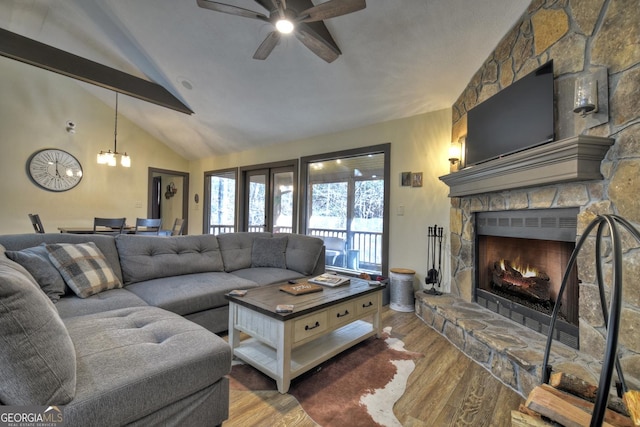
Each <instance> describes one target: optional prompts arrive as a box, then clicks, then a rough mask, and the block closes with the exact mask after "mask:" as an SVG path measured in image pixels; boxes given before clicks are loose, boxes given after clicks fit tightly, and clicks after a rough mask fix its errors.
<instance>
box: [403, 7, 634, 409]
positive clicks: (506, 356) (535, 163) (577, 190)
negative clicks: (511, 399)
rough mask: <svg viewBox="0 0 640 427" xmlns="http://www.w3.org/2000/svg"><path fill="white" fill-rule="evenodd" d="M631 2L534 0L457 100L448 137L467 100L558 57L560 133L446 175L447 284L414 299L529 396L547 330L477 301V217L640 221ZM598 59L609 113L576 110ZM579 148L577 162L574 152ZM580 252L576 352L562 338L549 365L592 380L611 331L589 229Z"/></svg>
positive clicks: (629, 365)
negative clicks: (581, 82)
mask: <svg viewBox="0 0 640 427" xmlns="http://www.w3.org/2000/svg"><path fill="white" fill-rule="evenodd" d="M635 6H636V3H635V2H634V1H627V0H603V1H598V2H581V1H563V2H559V1H556V0H539V1H538V0H536V1H532V2H531V4H530V6H529V7H528V9H527V10H526V11H525V12H524V13H523V15H522V17H521V19H520V20H519V21H518V22H516V23H515V24H514V26H513V28H512V29H511V31H509V32H508V33H507V34H506V35H505V36H504V37H503V39H502V40H501V41H500V43H498V45H497V46H496V47H495V49H494V50H493V51H492V52H491V53H490V54H489V55H488V56H487V58H486V60H485V62H484V63H483V64H482V66H481V67H480V68H479V69H478V70H477V72H476V73H475V74H474V76H473V77H472V78H471V79H470V81H469V82H468V84H467V86H466V87H465V88H464V89H463V91H462V92H461V94H460V96H459V97H458V99H457V100H456V101H455V103H454V104H453V106H452V129H451V140H452V141H458V140H459V139H460V138H463V137H464V136H465V135H466V134H467V112H468V111H469V110H470V109H471V108H473V107H475V106H476V105H477V104H479V103H481V102H483V101H484V100H486V99H488V98H489V97H491V96H492V95H493V94H495V93H497V92H498V91H500V90H502V89H504V88H505V87H507V86H509V85H510V84H512V83H513V82H514V81H516V80H518V79H519V78H521V77H523V76H525V75H527V74H528V73H529V72H531V71H532V70H533V69H535V68H537V67H539V66H540V65H541V64H543V63H546V62H547V61H549V60H551V59H552V60H553V61H554V86H555V92H554V99H555V104H556V111H555V126H554V131H555V138H556V140H557V141H556V142H554V143H552V144H551V145H544V146H542V147H539V149H533V150H527V151H526V152H523V153H522V154H523V155H522V156H521V157H518V158H517V159H515V160H514V155H510V156H507V157H505V158H503V159H499V160H496V161H492V162H488V163H491V164H490V165H487V164H482V165H479V166H480V167H474V168H470V169H468V170H467V169H463V170H459V171H456V172H455V173H452V174H450V175H447V176H446V177H442V178H443V181H445V183H446V184H447V185H448V186H449V188H450V197H451V215H450V224H449V228H450V230H451V233H450V253H451V278H450V286H449V287H447V288H446V289H445V291H446V292H445V295H442V296H430V295H426V294H425V293H424V292H418V293H417V299H416V314H417V315H418V316H420V317H421V318H422V319H423V320H424V322H425V323H426V324H428V325H430V326H431V327H433V328H434V329H435V330H437V331H439V332H440V333H442V334H443V335H445V336H446V337H447V338H448V339H449V340H450V341H451V342H452V343H454V344H455V345H456V346H458V347H459V348H460V349H461V350H462V351H464V352H465V353H466V354H467V355H469V357H471V358H472V359H474V360H475V361H476V362H478V363H479V364H481V365H482V366H484V367H485V368H486V369H487V370H489V371H491V372H492V373H493V374H494V375H495V376H496V377H497V378H499V379H500V380H501V381H503V382H504V383H505V384H507V385H509V386H511V387H513V388H514V389H515V390H517V391H518V392H519V393H520V394H521V395H523V396H527V395H528V393H529V391H531V389H532V387H533V386H535V385H538V384H539V382H540V370H541V368H542V367H541V362H542V354H543V349H544V338H543V339H542V340H541V339H540V337H544V335H543V334H541V333H538V332H534V331H532V330H531V329H530V328H527V327H525V326H523V325H521V324H520V323H517V322H515V321H511V320H509V319H506V318H504V317H503V316H501V315H498V314H495V313H493V312H492V311H490V310H489V309H487V308H485V307H482V306H481V305H480V304H477V303H476V300H475V290H474V280H475V273H474V263H475V262H476V240H475V239H476V228H477V225H476V216H477V214H478V213H481V212H502V211H528V210H536V209H563V208H577V209H578V212H579V213H578V215H577V227H576V228H577V237H581V235H582V233H583V231H584V229H585V227H586V226H587V224H589V223H590V222H591V220H593V219H594V218H595V217H596V216H597V215H599V214H612V213H615V214H618V215H620V216H622V217H624V218H626V219H628V220H630V221H632V222H633V223H634V224H640V203H639V202H638V197H637V194H640V179H638V177H639V176H640V108H639V107H638V106H639V104H638V102H637V99H638V94H639V93H640V50H639V49H637V44H633V43H625V41H626V40H628V37H629V34H638V22H640V9H639V8H637V7H635ZM598 67H606V68H607V73H608V79H607V80H608V85H607V86H608V87H607V88H606V89H608V94H607V95H605V96H606V98H607V100H608V111H607V114H605V115H603V120H595V116H592V115H587V116H586V117H582V116H580V115H577V114H575V113H573V108H572V105H573V96H574V84H575V80H576V77H579V76H581V75H584V74H587V73H591V72H593V71H594V70H595V69H597V68H598ZM574 135H593V136H599V137H603V138H594V139H593V140H592V142H593V143H595V146H594V145H592V144H586V145H583V144H581V142H587V141H588V140H589V138H590V137H583V136H579V137H574ZM514 137H517V135H514ZM606 137H611V138H615V145H613V146H611V144H612V142H613V139H609V140H608V143H606V139H607V138H606ZM580 140H582V141H580ZM602 142H605V144H604V146H603V147H600V148H598V147H597V146H598V144H600V143H602ZM571 151H572V152H573V154H569V152H571ZM605 152H606V155H605ZM598 153H599V154H598ZM518 154H519V153H516V157H517V156H518ZM603 156H604V157H603ZM578 157H582V160H581V161H577V160H575V159H576V158H578ZM572 159H573V160H572ZM455 169H456V168H455V167H452V172H453V170H455ZM627 243H628V244H629V247H627V246H625V252H624V253H623V257H624V261H623V264H624V266H623V269H624V273H623V274H624V275H625V276H626V277H627V278H629V279H627V281H625V287H624V296H623V305H622V321H621V322H622V324H623V325H625V326H624V327H623V328H621V330H620V333H619V346H618V349H619V356H620V364H621V366H622V369H623V370H624V372H625V377H626V378H627V382H632V384H633V386H632V387H633V388H635V389H640V285H639V284H638V281H637V280H636V278H637V277H638V276H639V275H640V247H639V246H638V245H637V244H631V243H629V242H627ZM583 249H584V250H583V251H582V252H581V254H580V256H579V258H578V275H579V276H578V277H579V281H580V282H579V283H578V288H579V304H578V323H579V327H578V329H579V347H580V350H575V349H572V348H571V347H568V346H563V345H559V346H558V347H559V348H560V349H561V350H562V351H561V354H556V355H554V360H553V362H552V363H553V365H554V368H556V367H559V366H560V367H562V368H563V369H567V371H570V372H574V373H575V374H576V375H578V376H580V377H581V378H585V379H591V380H594V378H589V377H588V376H589V373H590V372H593V371H594V369H592V368H594V367H595V368H596V369H595V370H596V371H597V368H598V367H599V364H600V363H601V360H602V355H603V353H604V349H605V346H606V342H605V335H606V328H605V326H604V320H603V317H602V314H601V312H600V307H599V303H598V301H599V294H598V286H597V285H596V278H595V276H596V275H595V269H594V259H593V256H594V252H595V251H594V238H592V237H589V238H588V239H587V243H586V245H585V247H584V248H583ZM554 348H555V347H554ZM567 371H565V372H567ZM631 378H633V380H631ZM594 383H597V379H595V381H594Z"/></svg>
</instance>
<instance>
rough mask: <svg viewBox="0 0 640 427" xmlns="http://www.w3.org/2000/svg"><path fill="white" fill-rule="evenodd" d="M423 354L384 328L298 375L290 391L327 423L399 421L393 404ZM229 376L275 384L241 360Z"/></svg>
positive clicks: (240, 386) (248, 385)
mask: <svg viewBox="0 0 640 427" xmlns="http://www.w3.org/2000/svg"><path fill="white" fill-rule="evenodd" d="M420 357H423V355H422V354H420V353H414V352H410V351H407V350H405V348H404V343H403V342H402V341H401V340H400V339H399V338H394V337H392V336H391V328H385V329H384V333H383V337H382V339H376V338H369V339H367V340H365V341H363V342H362V343H360V344H358V345H356V346H354V347H352V348H351V349H349V350H346V351H344V352H342V353H341V354H339V355H337V356H335V357H334V358H332V359H331V360H328V361H327V362H325V363H323V364H321V365H320V366H318V367H317V368H315V369H313V370H311V371H309V372H307V373H305V374H303V375H301V376H299V377H297V378H294V379H293V381H292V382H291V387H290V389H289V392H288V393H289V394H290V395H292V396H293V397H295V398H296V399H297V400H298V402H299V403H300V405H301V406H302V408H303V409H304V410H305V411H306V412H307V414H308V415H309V416H310V417H311V418H313V420H314V421H315V422H316V423H318V424H319V425H321V426H323V427H332V426H340V427H343V426H353V427H357V426H362V427H371V426H383V427H392V426H401V424H400V422H399V421H398V419H397V418H396V417H395V415H394V413H393V405H394V403H395V402H396V401H397V400H398V399H399V398H400V397H401V396H402V394H403V393H404V390H405V386H406V383H407V379H408V378H409V375H410V374H411V372H413V370H414V368H415V362H414V360H416V359H418V358H420ZM230 379H231V383H230V386H231V389H234V390H250V391H262V390H276V384H275V381H274V380H272V379H271V378H269V377H267V376H265V375H263V374H262V373H261V372H259V371H258V370H256V369H254V368H252V367H251V366H249V365H245V364H242V363H237V364H235V365H234V366H233V368H232V370H231V375H230Z"/></svg>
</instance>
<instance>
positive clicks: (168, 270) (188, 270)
mask: <svg viewBox="0 0 640 427" xmlns="http://www.w3.org/2000/svg"><path fill="white" fill-rule="evenodd" d="M116 246H117V247H118V252H119V253H120V264H121V267H122V276H123V278H124V283H125V284H130V283H137V282H142V281H145V280H151V279H158V278H161V277H172V276H180V275H183V274H193V273H204V272H212V271H224V265H223V263H222V256H221V254H220V248H219V247H218V239H216V236H212V235H207V234H205V235H196V236H172V237H159V236H136V235H124V234H122V235H119V236H117V238H116Z"/></svg>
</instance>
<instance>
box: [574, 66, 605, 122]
mask: <svg viewBox="0 0 640 427" xmlns="http://www.w3.org/2000/svg"><path fill="white" fill-rule="evenodd" d="M572 110H573V112H574V113H576V114H577V115H578V117H579V119H578V120H576V133H580V132H582V131H584V130H585V129H589V128H592V127H595V126H598V125H601V124H604V123H607V122H608V121H609V79H608V71H607V67H590V68H589V70H588V71H587V72H585V73H583V74H581V75H579V76H578V77H576V81H575V87H574V92H573V108H572Z"/></svg>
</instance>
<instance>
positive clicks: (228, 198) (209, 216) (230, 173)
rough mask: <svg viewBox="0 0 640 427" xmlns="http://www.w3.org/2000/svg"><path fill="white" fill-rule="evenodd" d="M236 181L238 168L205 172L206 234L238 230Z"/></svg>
mask: <svg viewBox="0 0 640 427" xmlns="http://www.w3.org/2000/svg"><path fill="white" fill-rule="evenodd" d="M236 181H237V170H236V169H228V170H223V171H212V172H205V193H206V203H205V209H206V211H205V215H204V233H205V234H215V235H218V234H223V233H232V232H234V231H236V188H237V184H236Z"/></svg>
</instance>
